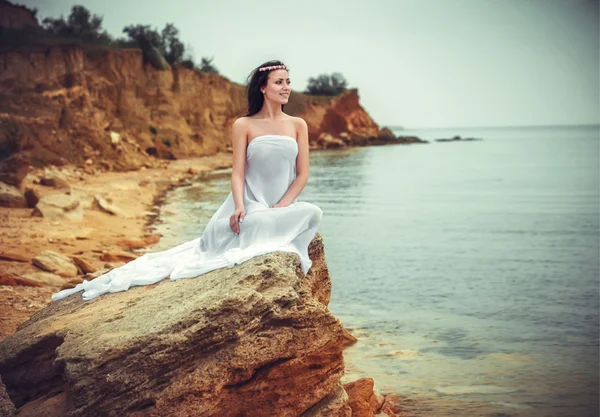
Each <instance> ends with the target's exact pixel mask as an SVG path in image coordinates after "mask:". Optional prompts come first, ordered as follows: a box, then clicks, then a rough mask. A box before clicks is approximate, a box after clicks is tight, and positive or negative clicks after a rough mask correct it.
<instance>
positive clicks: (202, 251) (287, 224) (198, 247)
mask: <svg viewBox="0 0 600 417" xmlns="http://www.w3.org/2000/svg"><path fill="white" fill-rule="evenodd" d="M297 155H298V143H297V141H296V139H294V138H292V137H290V136H284V135H262V136H258V137H256V138H254V139H253V140H252V141H250V143H249V144H248V148H247V150H246V175H245V187H244V207H245V209H246V216H245V217H244V221H243V222H242V223H240V234H239V235H236V234H235V233H233V232H232V231H231V228H230V227H229V218H230V216H231V215H232V214H233V213H234V211H235V203H234V201H233V195H232V194H231V193H229V195H228V196H227V198H226V199H225V202H224V203H223V204H222V205H221V207H220V208H219V209H218V210H217V211H216V213H215V214H214V215H213V216H212V218H211V219H210V221H209V222H208V224H207V225H206V228H205V229H204V232H203V234H202V236H201V237H198V238H196V239H194V240H191V241H188V242H185V243H182V244H180V245H178V246H175V247H173V248H171V249H168V250H165V251H162V252H155V253H147V254H144V255H143V256H140V257H139V258H137V259H135V260H133V261H131V262H129V263H127V264H125V265H123V266H121V267H118V268H114V269H112V270H111V271H109V272H107V273H106V274H104V275H100V276H99V277H97V278H94V279H93V280H90V281H88V280H84V281H83V282H82V283H81V284H78V285H77V286H76V287H75V288H70V289H66V290H63V291H60V292H58V293H55V294H53V295H52V300H53V301H56V300H59V299H61V298H64V297H66V296H68V295H71V294H73V293H76V292H79V291H83V299H84V300H91V299H92V298H95V297H98V296H99V295H102V294H105V293H107V292H117V291H125V290H127V289H128V288H129V287H131V286H134V285H149V284H154V283H156V282H158V281H160V280H162V279H164V278H166V277H169V278H170V279H172V280H175V279H179V278H194V277H197V276H199V275H202V274H205V273H207V272H209V271H213V270H215V269H219V268H225V267H232V266H234V265H236V264H240V263H242V262H244V261H247V260H248V259H251V258H253V257H255V256H258V255H262V254H265V253H269V252H276V251H281V252H292V253H296V254H298V256H299V257H300V263H301V266H302V270H303V271H304V273H307V272H308V270H309V269H310V267H311V264H312V262H311V260H310V259H309V257H308V245H309V244H310V242H311V241H312V239H313V238H314V236H315V234H316V233H317V229H318V227H319V224H320V222H321V218H322V216H323V213H322V211H321V209H320V208H319V207H317V206H315V205H314V204H310V203H306V202H298V201H297V200H294V202H293V203H292V204H290V205H289V206H287V207H280V208H271V206H272V205H274V204H276V203H278V202H279V200H280V199H281V198H282V197H283V196H284V194H285V193H286V192H287V190H288V188H289V186H290V185H291V183H292V181H294V179H295V178H296V156H297Z"/></svg>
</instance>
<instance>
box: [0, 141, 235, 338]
mask: <svg viewBox="0 0 600 417" xmlns="http://www.w3.org/2000/svg"><path fill="white" fill-rule="evenodd" d="M159 165H160V166H159V167H158V168H147V169H141V170H137V171H128V172H96V173H94V172H93V171H92V173H86V170H85V169H84V168H81V167H76V166H73V165H65V166H61V167H46V168H45V169H46V170H50V172H58V173H59V174H60V175H61V176H62V177H63V178H64V179H66V180H67V182H68V187H66V186H45V185H42V184H40V179H41V178H43V177H44V175H45V170H44V169H40V168H31V169H30V172H29V173H28V175H27V177H26V178H25V180H24V181H23V188H24V189H27V188H30V189H32V190H35V192H36V193H37V194H38V195H39V197H40V198H43V197H44V196H48V195H54V194H67V195H70V196H71V197H72V198H73V199H74V200H77V201H79V205H80V206H81V208H82V212H83V213H82V214H83V217H82V220H77V219H70V218H68V217H61V218H48V217H39V216H35V215H32V212H33V209H31V208H7V207H0V224H1V226H0V268H1V269H0V271H1V272H0V309H1V310H0V339H4V338H5V337H6V336H8V335H10V334H12V333H13V332H14V331H15V330H16V329H17V326H18V325H19V324H20V323H22V322H23V321H25V320H26V319H27V318H29V317H30V316H31V315H32V314H33V313H35V312H36V311H37V310H39V309H40V308H43V307H44V306H46V305H47V304H49V303H50V302H51V299H50V296H51V294H52V293H54V292H57V291H58V290H60V289H61V288H70V287H73V286H74V285H76V284H77V283H79V282H81V281H82V280H83V279H85V278H84V277H85V276H86V275H85V274H83V273H82V272H83V271H82V270H81V267H79V268H78V269H79V271H78V274H77V276H76V277H68V278H63V277H59V276H57V275H55V276H54V277H52V275H49V274H50V273H49V272H44V271H43V270H42V269H40V268H39V267H37V266H36V265H34V264H33V262H32V259H33V258H34V257H35V256H36V255H37V254H39V253H40V252H42V251H45V250H51V251H54V252H58V253H60V254H63V255H66V256H68V257H73V256H76V257H77V258H78V259H81V260H83V261H84V262H85V263H86V264H88V265H89V267H91V269H93V270H95V272H92V273H90V274H88V275H87V279H90V278H92V277H93V275H94V274H97V273H98V271H101V270H103V269H105V268H113V267H116V266H119V265H122V264H123V263H124V262H125V261H126V260H127V259H128V258H130V259H133V258H135V256H136V255H135V250H136V249H140V248H144V247H150V248H151V246H152V245H154V244H156V243H158V242H159V241H160V237H161V236H160V235H156V234H152V233H150V231H149V225H150V224H151V223H152V221H153V220H154V219H155V218H156V217H157V216H158V214H159V206H160V202H161V200H162V196H163V195H164V193H165V192H166V191H167V190H169V189H171V188H173V187H177V186H180V185H185V184H187V183H188V182H189V181H191V180H192V179H198V178H201V177H202V176H203V175H205V174H206V173H207V172H210V171H212V170H214V169H220V168H226V167H229V166H231V155H230V154H228V153H219V154H216V155H214V156H208V157H200V158H193V159H184V160H175V161H159ZM88 172H90V171H89V170H88ZM96 196H100V197H101V198H103V199H104V200H105V201H106V202H108V203H109V204H110V206H111V207H112V208H113V209H115V210H114V211H115V212H116V214H111V213H109V212H108V211H106V210H105V209H102V208H101V207H100V206H99V204H98V203H97V198H96ZM23 284H26V285H23Z"/></svg>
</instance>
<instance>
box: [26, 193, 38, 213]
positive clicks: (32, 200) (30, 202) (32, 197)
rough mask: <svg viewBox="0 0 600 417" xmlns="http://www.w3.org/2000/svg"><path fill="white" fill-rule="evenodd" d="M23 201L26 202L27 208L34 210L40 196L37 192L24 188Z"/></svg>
mask: <svg viewBox="0 0 600 417" xmlns="http://www.w3.org/2000/svg"><path fill="white" fill-rule="evenodd" d="M25 201H27V207H29V208H35V206H37V203H39V202H40V194H39V193H38V192H37V190H35V189H33V188H26V189H25Z"/></svg>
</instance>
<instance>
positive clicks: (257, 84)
mask: <svg viewBox="0 0 600 417" xmlns="http://www.w3.org/2000/svg"><path fill="white" fill-rule="evenodd" d="M271 65H284V63H283V62H281V61H268V62H265V63H264V64H262V65H259V66H258V67H256V68H254V70H253V71H252V72H251V73H250V75H249V76H248V79H247V80H246V81H247V83H248V84H247V86H246V97H247V98H248V114H246V116H245V117H248V116H252V115H253V114H256V113H258V112H259V111H260V109H261V108H262V106H263V103H264V101H265V97H264V96H263V93H262V92H261V91H260V89H261V88H262V87H264V86H265V85H267V79H268V78H269V73H270V72H271V71H274V70H269V71H259V70H258V69H259V68H261V67H268V66H271ZM286 69H287V70H288V71H289V70H290V69H289V68H286ZM281 110H283V104H282V105H281Z"/></svg>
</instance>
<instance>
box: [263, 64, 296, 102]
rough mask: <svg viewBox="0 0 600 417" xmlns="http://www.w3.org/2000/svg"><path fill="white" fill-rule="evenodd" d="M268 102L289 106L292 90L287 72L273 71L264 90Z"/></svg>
mask: <svg viewBox="0 0 600 417" xmlns="http://www.w3.org/2000/svg"><path fill="white" fill-rule="evenodd" d="M262 91H263V93H264V94H265V99H266V100H271V101H274V102H276V103H280V104H287V102H288V100H289V98H290V94H291V92H292V89H291V88H290V77H289V75H288V72H287V70H284V69H278V70H275V71H271V72H270V73H269V76H268V78H267V85H266V86H264V87H263V88H262Z"/></svg>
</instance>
